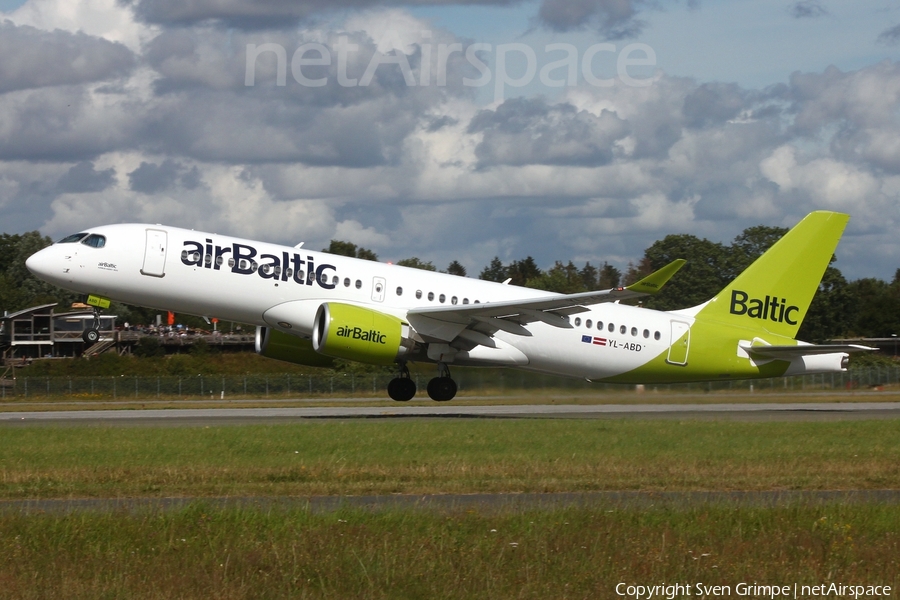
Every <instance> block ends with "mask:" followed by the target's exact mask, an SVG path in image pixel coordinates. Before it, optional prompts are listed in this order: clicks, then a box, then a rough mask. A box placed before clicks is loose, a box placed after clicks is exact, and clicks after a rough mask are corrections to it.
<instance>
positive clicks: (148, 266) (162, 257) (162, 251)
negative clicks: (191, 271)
mask: <svg viewBox="0 0 900 600" xmlns="http://www.w3.org/2000/svg"><path fill="white" fill-rule="evenodd" d="M166 238H167V236H166V232H165V231H160V230H159V229H148V230H147V245H146V246H145V247H144V266H143V267H142V268H141V274H142V275H150V276H151V277H163V276H165V274H166V245H167V244H166V242H167V239H166Z"/></svg>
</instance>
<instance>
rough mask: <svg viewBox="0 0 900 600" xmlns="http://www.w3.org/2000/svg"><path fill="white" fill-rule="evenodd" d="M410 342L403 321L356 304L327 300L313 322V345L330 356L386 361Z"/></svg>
mask: <svg viewBox="0 0 900 600" xmlns="http://www.w3.org/2000/svg"><path fill="white" fill-rule="evenodd" d="M404 332H405V333H404ZM414 346H415V342H413V341H412V340H411V339H409V326H408V325H405V324H404V323H403V321H401V320H400V319H398V318H397V317H394V316H391V315H387V314H384V313H381V312H378V311H375V310H371V309H368V308H363V307H360V306H353V305H351V304H341V303H338V302H327V303H325V304H322V305H321V306H320V307H319V310H318V312H317V313H316V319H315V321H314V322H313V334H312V347H313V349H315V350H316V352H321V353H322V354H324V355H326V356H331V357H334V358H343V359H347V360H355V361H358V362H363V363H369V364H374V365H390V364H393V363H394V362H395V361H396V360H397V358H398V357H401V356H403V355H405V354H406V353H407V352H409V351H410V350H411V349H412V348H413V347H414Z"/></svg>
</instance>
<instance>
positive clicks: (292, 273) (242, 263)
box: [181, 238, 337, 290]
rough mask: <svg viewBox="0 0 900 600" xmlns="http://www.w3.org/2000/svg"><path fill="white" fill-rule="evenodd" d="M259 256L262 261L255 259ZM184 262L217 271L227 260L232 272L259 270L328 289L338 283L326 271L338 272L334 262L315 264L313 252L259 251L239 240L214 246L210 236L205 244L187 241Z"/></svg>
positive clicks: (264, 274) (265, 275)
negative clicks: (307, 254)
mask: <svg viewBox="0 0 900 600" xmlns="http://www.w3.org/2000/svg"><path fill="white" fill-rule="evenodd" d="M229 255H230V256H229ZM257 256H259V262H257V261H256V257H257ZM226 257H227V260H226ZM181 262H182V263H183V264H185V265H187V266H189V267H194V266H196V267H201V268H206V269H212V270H214V271H219V270H221V267H222V265H223V264H227V265H228V267H229V269H230V270H231V272H232V273H239V274H241V275H252V274H253V273H257V274H258V275H259V276H260V277H262V278H263V279H275V280H278V281H288V280H293V281H294V283H296V284H298V285H318V286H320V287H323V288H325V289H327V290H330V289H334V286H335V284H334V283H333V282H332V281H331V280H330V278H329V276H328V275H327V274H326V273H325V272H326V271H327V270H329V269H330V270H331V271H334V272H335V273H336V272H337V268H336V267H335V266H334V265H318V266H316V265H315V264H314V262H313V257H312V256H307V257H306V259H305V260H304V259H303V258H301V256H300V255H299V254H297V253H296V252H295V253H294V254H288V253H287V252H282V253H281V256H276V255H275V254H259V252H258V251H257V250H256V248H254V247H253V246H248V245H246V244H238V243H237V242H235V243H233V244H231V245H230V246H224V247H223V246H214V245H213V242H212V240H211V239H209V238H207V239H206V244H205V245H204V244H201V243H200V242H195V241H191V240H187V241H185V242H184V250H182V252H181Z"/></svg>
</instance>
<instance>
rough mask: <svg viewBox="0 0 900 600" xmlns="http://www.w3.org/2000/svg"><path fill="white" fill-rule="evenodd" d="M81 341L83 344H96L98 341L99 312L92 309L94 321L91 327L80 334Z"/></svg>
mask: <svg viewBox="0 0 900 600" xmlns="http://www.w3.org/2000/svg"><path fill="white" fill-rule="evenodd" d="M81 339H82V340H84V343H85V344H96V343H97V342H98V341H100V311H99V310H97V309H96V308H95V309H94V319H93V320H92V321H91V326H90V327H88V328H87V329H85V330H84V331H83V332H81Z"/></svg>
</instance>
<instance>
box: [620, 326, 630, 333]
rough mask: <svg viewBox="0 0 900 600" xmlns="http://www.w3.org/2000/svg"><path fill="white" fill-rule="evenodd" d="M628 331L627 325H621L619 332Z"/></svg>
mask: <svg viewBox="0 0 900 600" xmlns="http://www.w3.org/2000/svg"><path fill="white" fill-rule="evenodd" d="M626 331H628V328H627V327H625V326H624V325H622V326H621V327H619V333H622V334H624V333H625V332H626Z"/></svg>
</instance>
